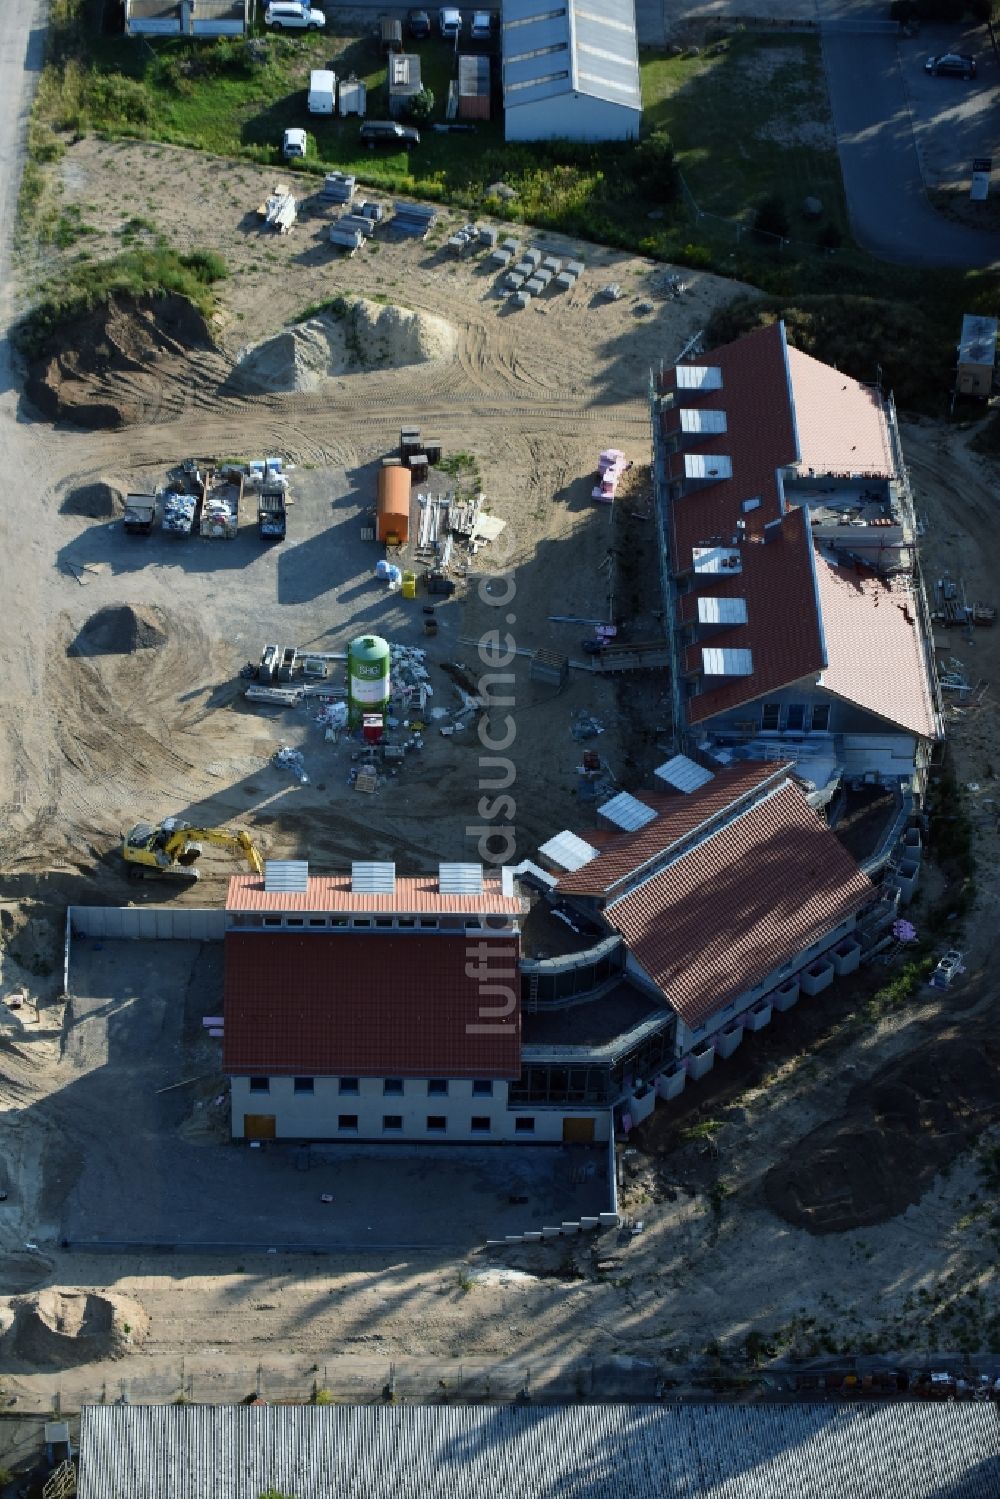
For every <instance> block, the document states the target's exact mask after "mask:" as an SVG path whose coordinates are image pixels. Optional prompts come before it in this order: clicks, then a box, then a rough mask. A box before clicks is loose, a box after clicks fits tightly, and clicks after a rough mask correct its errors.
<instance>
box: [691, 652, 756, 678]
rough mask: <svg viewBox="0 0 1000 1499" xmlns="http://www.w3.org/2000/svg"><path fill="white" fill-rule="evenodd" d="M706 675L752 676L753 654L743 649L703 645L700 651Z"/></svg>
mask: <svg viewBox="0 0 1000 1499" xmlns="http://www.w3.org/2000/svg"><path fill="white" fill-rule="evenodd" d="M701 664H702V670H703V671H704V673H705V675H706V677H752V676H753V654H752V653H751V652H750V651H748V650H743V649H738V650H734V649H725V648H724V649H719V647H718V646H705V647H704V648H703V650H702V653H701Z"/></svg>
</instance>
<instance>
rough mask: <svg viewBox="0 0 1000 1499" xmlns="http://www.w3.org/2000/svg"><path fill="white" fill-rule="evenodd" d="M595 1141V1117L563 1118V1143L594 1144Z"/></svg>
mask: <svg viewBox="0 0 1000 1499" xmlns="http://www.w3.org/2000/svg"><path fill="white" fill-rule="evenodd" d="M593 1143H594V1121H593V1119H564V1120H563V1144H564V1145H593Z"/></svg>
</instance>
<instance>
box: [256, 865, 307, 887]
mask: <svg viewBox="0 0 1000 1499" xmlns="http://www.w3.org/2000/svg"><path fill="white" fill-rule="evenodd" d="M264 889H265V890H266V891H267V893H268V894H269V895H278V894H286V893H292V892H294V893H295V894H298V895H302V894H303V893H304V892H305V891H306V890H308V889H309V864H308V862H307V860H305V859H268V860H267V861H266V862H265V864H264Z"/></svg>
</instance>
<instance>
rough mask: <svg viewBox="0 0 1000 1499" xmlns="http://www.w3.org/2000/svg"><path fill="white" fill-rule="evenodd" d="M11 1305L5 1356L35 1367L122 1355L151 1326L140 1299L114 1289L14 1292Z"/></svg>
mask: <svg viewBox="0 0 1000 1499" xmlns="http://www.w3.org/2000/svg"><path fill="white" fill-rule="evenodd" d="M10 1310H11V1313H12V1314H13V1315H12V1316H11V1317H10V1319H9V1325H8V1328H7V1331H6V1333H5V1335H4V1337H3V1340H2V1344H3V1348H4V1350H5V1351H6V1352H7V1354H8V1356H9V1355H11V1354H12V1355H13V1356H14V1357H15V1358H18V1359H20V1360H22V1361H23V1362H24V1363H26V1364H32V1365H35V1366H37V1365H42V1366H45V1365H49V1366H51V1365H54V1364H55V1365H60V1366H63V1367H65V1366H66V1365H68V1364H85V1363H90V1362H91V1360H94V1359H104V1358H123V1357H124V1355H125V1354H126V1353H128V1352H129V1351H130V1350H131V1349H133V1348H136V1347H138V1346H139V1345H140V1344H141V1343H142V1342H143V1341H144V1339H145V1337H146V1334H147V1332H148V1331H149V1318H148V1317H147V1316H146V1313H145V1311H144V1310H143V1308H142V1307H141V1306H140V1304H139V1302H138V1301H134V1300H133V1299H132V1297H130V1296H120V1295H118V1294H117V1293H104V1294H101V1293H98V1292H93V1291H90V1292H88V1291H69V1290H62V1289H60V1288H59V1287H50V1288H48V1289H46V1290H44V1291H36V1292H34V1293H32V1294H31V1295H29V1296H15V1297H13V1298H12V1300H11V1302H10ZM5 1320H6V1319H5Z"/></svg>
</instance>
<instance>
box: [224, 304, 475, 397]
mask: <svg viewBox="0 0 1000 1499" xmlns="http://www.w3.org/2000/svg"><path fill="white" fill-rule="evenodd" d="M456 343H457V338H456V334H455V329H454V328H453V327H452V325H451V324H450V323H449V322H446V320H445V319H444V318H439V317H434V316H432V315H431V314H430V313H426V312H410V311H409V310H408V309H407V308H405V307H392V306H382V305H381V304H380V303H378V302H369V301H365V300H359V301H356V302H341V303H338V304H337V308H336V310H335V311H331V312H328V313H327V312H325V313H320V314H319V315H318V316H317V317H314V318H309V319H308V321H307V322H304V323H295V324H293V326H292V327H290V328H284V329H283V330H282V331H281V332H280V333H276V334H275V335H274V337H273V338H268V339H265V340H264V342H263V343H259V344H254V345H253V346H252V347H251V348H248V349H244V350H243V352H242V353H241V354H240V356H239V358H238V359H237V362H236V368H235V370H234V371H233V384H234V385H235V386H236V387H237V388H238V389H240V390H243V391H260V392H282V391H305V390H315V389H316V387H317V386H318V385H319V384H320V383H321V382H322V381H323V380H328V379H330V378H331V377H333V376H336V375H347V374H351V373H352V372H354V371H357V370H365V369H403V368H404V367H405V366H406V365H411V364H428V363H437V362H440V361H444V360H449V359H451V358H453V357H454V353H455V347H456Z"/></svg>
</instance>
